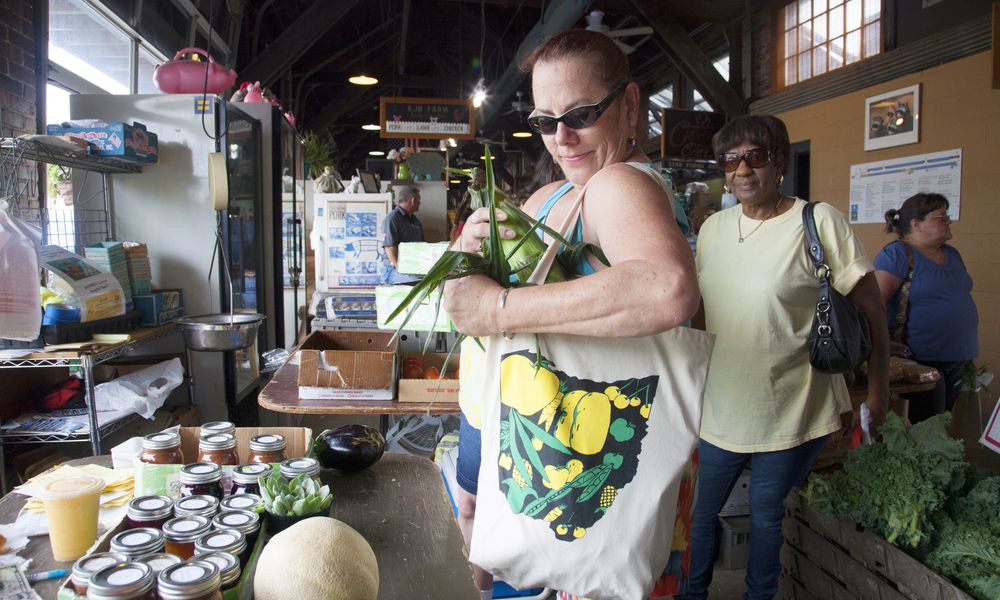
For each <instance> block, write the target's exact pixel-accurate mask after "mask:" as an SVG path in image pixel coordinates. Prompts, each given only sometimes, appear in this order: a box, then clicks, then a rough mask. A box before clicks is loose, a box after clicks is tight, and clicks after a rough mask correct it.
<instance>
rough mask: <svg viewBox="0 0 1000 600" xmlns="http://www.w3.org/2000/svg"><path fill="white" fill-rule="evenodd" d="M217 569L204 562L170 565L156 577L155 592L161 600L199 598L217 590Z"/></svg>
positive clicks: (195, 561) (219, 581) (213, 565)
mask: <svg viewBox="0 0 1000 600" xmlns="http://www.w3.org/2000/svg"><path fill="white" fill-rule="evenodd" d="M220 583H221V579H220V577H219V567H217V566H215V563H211V562H208V561H204V560H188V561H185V562H181V563H177V564H176V565H170V566H169V567H167V568H166V569H163V570H162V571H160V575H159V577H157V584H158V587H157V592H158V593H159V595H160V598H162V599H163V600H182V599H193V598H200V597H202V596H204V595H207V594H209V593H211V592H214V591H217V590H218V589H219V584H220Z"/></svg>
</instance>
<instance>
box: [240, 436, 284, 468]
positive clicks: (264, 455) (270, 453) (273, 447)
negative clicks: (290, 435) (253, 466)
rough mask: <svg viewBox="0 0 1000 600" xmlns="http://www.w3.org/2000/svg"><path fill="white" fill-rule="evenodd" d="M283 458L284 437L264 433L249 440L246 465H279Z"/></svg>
mask: <svg viewBox="0 0 1000 600" xmlns="http://www.w3.org/2000/svg"><path fill="white" fill-rule="evenodd" d="M285 458H287V457H286V456H285V436H283V435H278V434H276V433H265V434H262V435H255V436H254V437H252V438H250V455H249V456H247V462H248V463H280V462H282V461H283V460H285Z"/></svg>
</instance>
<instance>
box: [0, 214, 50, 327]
mask: <svg viewBox="0 0 1000 600" xmlns="http://www.w3.org/2000/svg"><path fill="white" fill-rule="evenodd" d="M8 201H9V198H0V338H5V339H11V340H21V341H26V342H30V341H31V340H34V339H35V338H37V337H38V332H39V331H40V330H41V328H42V311H41V306H42V297H41V294H40V293H39V291H38V284H39V276H38V252H39V249H40V248H41V243H42V235H41V232H40V231H39V230H38V229H37V228H35V227H32V226H30V225H28V224H27V223H25V222H24V221H21V220H20V219H18V218H16V217H14V216H13V215H12V214H10V210H9V204H8Z"/></svg>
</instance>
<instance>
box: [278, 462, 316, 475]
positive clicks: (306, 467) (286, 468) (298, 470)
mask: <svg viewBox="0 0 1000 600" xmlns="http://www.w3.org/2000/svg"><path fill="white" fill-rule="evenodd" d="M303 473H305V474H306V475H309V476H310V477H316V476H317V475H319V461H317V460H316V459H315V458H305V457H303V458H289V459H288V460H286V461H284V462H282V463H281V475H282V476H283V477H287V478H288V479H292V478H293V477H295V476H296V475H301V474H303Z"/></svg>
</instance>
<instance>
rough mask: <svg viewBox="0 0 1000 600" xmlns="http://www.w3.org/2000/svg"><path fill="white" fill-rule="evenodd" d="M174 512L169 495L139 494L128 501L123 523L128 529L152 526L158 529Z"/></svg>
mask: <svg viewBox="0 0 1000 600" xmlns="http://www.w3.org/2000/svg"><path fill="white" fill-rule="evenodd" d="M173 513H174V501H173V500H171V499H170V497H169V496H139V497H138V498H132V499H131V500H130V501H129V503H128V512H127V513H126V518H125V524H126V527H128V528H129V529H137V528H139V527H153V528H154V529H159V528H161V527H163V524H164V523H166V522H167V520H168V519H170V517H172V516H173Z"/></svg>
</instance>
